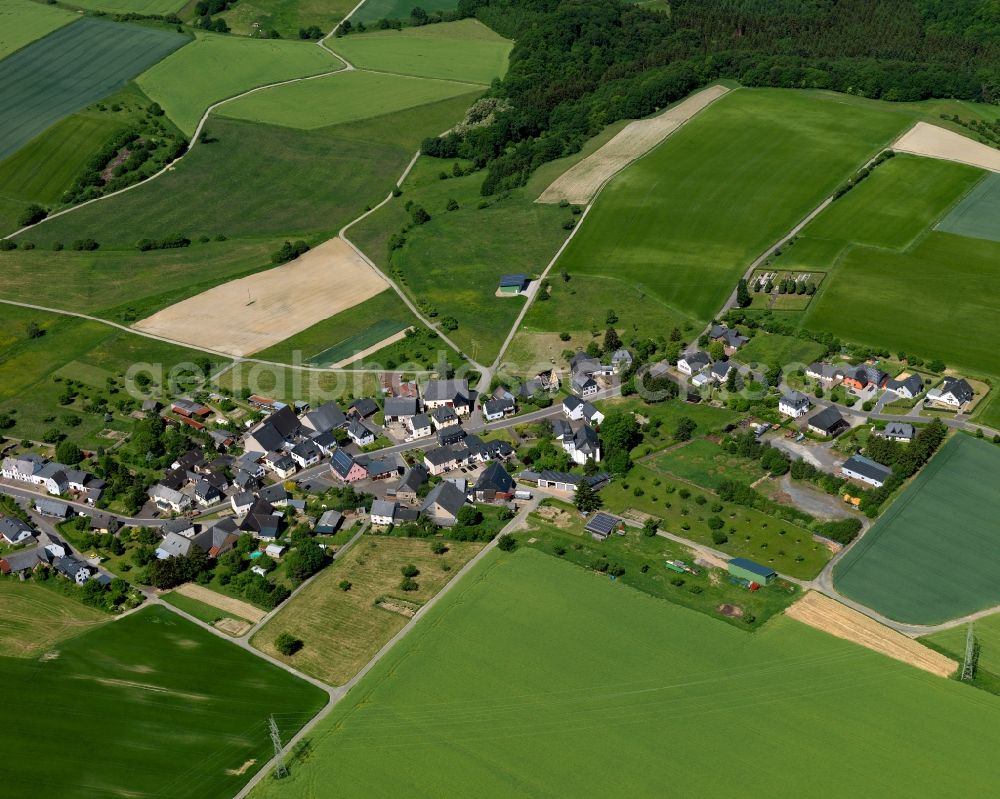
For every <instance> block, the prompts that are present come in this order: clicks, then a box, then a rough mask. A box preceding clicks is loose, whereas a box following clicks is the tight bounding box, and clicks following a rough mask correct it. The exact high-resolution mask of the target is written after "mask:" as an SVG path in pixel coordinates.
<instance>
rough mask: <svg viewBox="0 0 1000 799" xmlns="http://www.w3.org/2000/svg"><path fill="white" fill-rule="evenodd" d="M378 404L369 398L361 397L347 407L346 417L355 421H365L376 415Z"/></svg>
mask: <svg viewBox="0 0 1000 799" xmlns="http://www.w3.org/2000/svg"><path fill="white" fill-rule="evenodd" d="M378 410H379V408H378V403H377V402H375V400H373V399H371V398H370V397H361V398H360V399H356V400H354V401H353V402H352V403H351V404H350V405H348V406H347V415H348V416H353V417H354V418H355V419H367V418H369V417H370V416H374V415H375V414H376V413H378Z"/></svg>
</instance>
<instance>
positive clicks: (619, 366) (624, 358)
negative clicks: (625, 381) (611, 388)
mask: <svg viewBox="0 0 1000 799" xmlns="http://www.w3.org/2000/svg"><path fill="white" fill-rule="evenodd" d="M632 360H633V359H632V353H631V352H629V351H628V350H627V349H625V348H624V347H623V348H622V349H620V350H615V351H614V352H613V353H611V368H612V369H614V371H615V374H616V375H617V374H621V373H622V372H624V371H626V370H627V369H628V368H629V367H631V366H632Z"/></svg>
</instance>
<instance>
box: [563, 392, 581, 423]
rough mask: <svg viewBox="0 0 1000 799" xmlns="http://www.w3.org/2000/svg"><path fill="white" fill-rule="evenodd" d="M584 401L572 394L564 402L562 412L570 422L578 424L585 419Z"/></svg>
mask: <svg viewBox="0 0 1000 799" xmlns="http://www.w3.org/2000/svg"><path fill="white" fill-rule="evenodd" d="M583 404H584V403H583V400H582V399H580V398H579V397H574V396H573V395H572V394H570V395H569V396H567V397H566V399H564V400H563V401H562V411H563V414H565V416H566V418H567V419H569V420H570V421H574V422H578V421H580V420H581V419H582V418H583Z"/></svg>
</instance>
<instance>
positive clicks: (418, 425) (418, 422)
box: [406, 413, 434, 438]
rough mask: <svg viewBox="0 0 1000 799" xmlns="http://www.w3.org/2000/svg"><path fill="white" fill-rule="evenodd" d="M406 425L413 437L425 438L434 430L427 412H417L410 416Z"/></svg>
mask: <svg viewBox="0 0 1000 799" xmlns="http://www.w3.org/2000/svg"><path fill="white" fill-rule="evenodd" d="M406 426H407V427H408V428H409V430H410V435H411V436H413V438H424V437H426V436H429V435H430V434H431V433H432V432H434V431H433V429H432V428H431V419H430V417H429V416H428V415H427V414H426V413H417V414H414V415H413V416H411V417H409V418H408V419H407V421H406Z"/></svg>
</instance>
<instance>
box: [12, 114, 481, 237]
mask: <svg viewBox="0 0 1000 799" xmlns="http://www.w3.org/2000/svg"><path fill="white" fill-rule="evenodd" d="M470 102H471V99H470V96H469V95H462V96H460V97H456V98H453V99H450V100H444V101H441V102H437V103H432V104H430V105H425V106H421V107H420V108H413V109H409V110H406V111H400V112H398V113H396V114H393V115H391V116H388V117H376V118H374V119H368V120H362V121H360V122H352V123H349V124H346V125H336V126H332V127H328V128H320V129H317V130H295V129H292V128H281V127H277V126H272V125H256V124H252V123H249V122H241V121H238V120H233V119H219V118H213V119H212V121H211V123H210V124H209V126H208V130H209V132H210V134H211V137H212V138H213V139H215V141H214V142H213V143H211V144H209V145H199V146H197V147H195V149H194V150H192V151H191V153H190V155H188V156H186V157H185V158H184V159H183V160H182V161H181V162H180V163H179V164H178V165H177V167H176V168H175V170H174V171H173V172H170V173H169V174H166V175H164V176H162V177H161V178H159V179H157V180H155V181H153V182H151V183H148V184H146V185H144V186H140V187H139V188H137V189H135V190H133V191H130V192H127V193H126V194H123V195H120V196H118V197H112V198H111V199H109V200H104V201H101V202H99V203H95V204H94V205H91V206H88V207H86V208H82V209H80V210H78V211H74V212H73V213H71V214H67V215H66V216H64V217H60V218H58V219H54V220H52V221H51V222H45V223H44V224H42V225H40V226H39V227H38V228H37V229H35V230H32V231H31V232H30V237H29V236H28V235H25V236H23V237H22V238H30V240H31V241H33V242H35V243H36V244H39V245H43V246H46V247H48V246H49V245H50V244H51V243H52V242H53V241H62V242H66V243H67V245H68V244H69V242H71V241H74V240H76V239H80V238H88V237H89V238H93V239H95V240H97V241H98V242H100V244H101V248H102V249H106V248H128V249H130V250H133V248H134V247H135V243H136V241H138V240H139V239H140V238H151V239H159V238H163V237H164V236H165V235H170V234H172V233H175V232H181V233H184V234H186V235H187V236H188V237H189V238H191V239H192V240H195V239H197V238H199V237H201V236H209V237H211V238H215V237H216V236H219V235H224V236H227V237H229V238H230V239H233V238H234V237H252V238H254V239H257V240H258V241H260V238H261V237H262V236H270V239H268V240H267V242H266V245H264V246H265V249H266V251H267V253H268V254H270V253H272V252H274V251H275V250H277V249H278V247H280V246H281V242H282V241H283V240H284V239H285V238H299V237H305V236H310V235H312V234H328V235H325V236H323V235H321V236H319V237H318V238H317V239H314V240H313V243H317V241H319V240H322V239H323V238H329V237H330V236H332V235H333V234H335V233H336V231H337V230H338V229H339V228H340V227H341V226H342V225H344V224H346V223H347V222H348V221H349V220H350V219H351V218H353V217H354V216H356V215H357V214H358V213H360V212H361V211H363V210H364V208H365V206H366V205H368V204H371V205H374V204H375V203H377V202H379V201H380V200H382V199H383V198H384V197H385V196H386V195H387V194H388V193H389V190H390V189H391V188H392V185H393V183H394V181H395V180H396V179H397V178H398V177H399V174H400V173H401V172H402V171H403V169H404V167H405V166H406V164H407V163H408V162H409V160H410V158H411V157H412V156H413V152H414V151H415V150H416V148H417V147H418V146H419V144H420V141H421V139H422V138H423V137H424V136H428V135H432V134H434V133H437V132H440V131H441V130H444V129H445V128H447V127H448V126H450V125H452V124H454V122H455V120H456V119H460V118H461V116H462V114H463V113H464V111H465V109H466V108H467V107H468V105H469V103H470ZM262 153H267V157H266V158H263V157H261V154H262ZM261 197H266V198H267V199H268V201H267V202H266V203H262V202H260V198H261ZM133 253H134V250H133ZM6 255H9V253H7V254H6ZM145 255H148V253H147V254H145ZM187 257H189V256H187Z"/></svg>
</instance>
